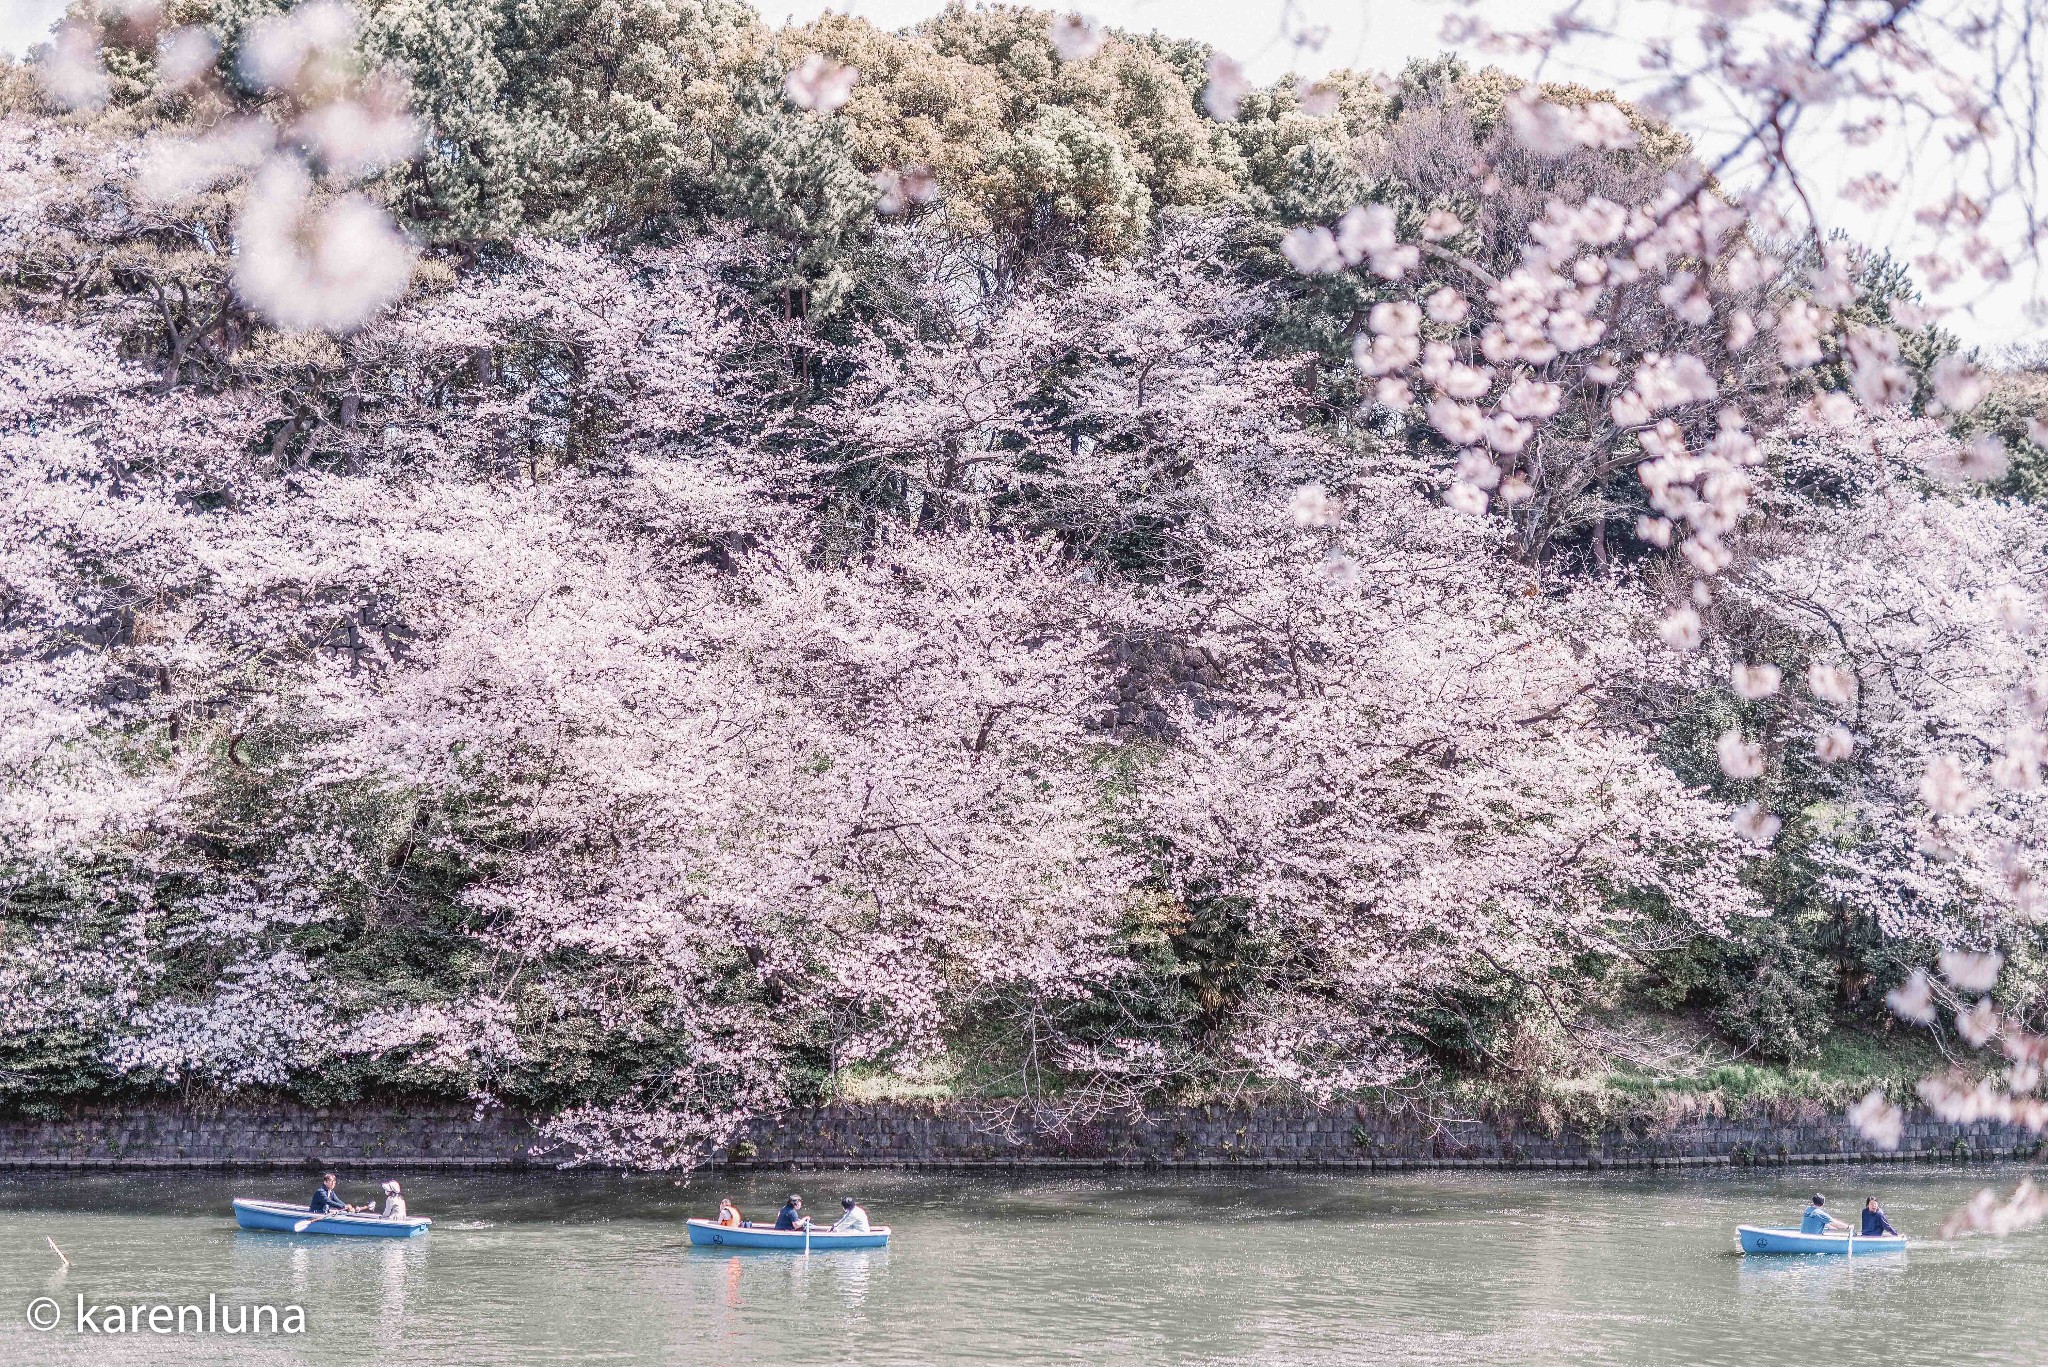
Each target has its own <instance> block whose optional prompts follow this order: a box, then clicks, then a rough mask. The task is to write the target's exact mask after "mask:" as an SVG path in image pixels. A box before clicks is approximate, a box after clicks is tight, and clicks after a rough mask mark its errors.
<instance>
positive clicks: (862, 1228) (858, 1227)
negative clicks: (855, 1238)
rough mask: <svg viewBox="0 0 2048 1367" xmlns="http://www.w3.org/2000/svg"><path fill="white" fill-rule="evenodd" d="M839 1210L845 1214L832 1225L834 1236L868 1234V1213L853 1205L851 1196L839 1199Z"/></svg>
mask: <svg viewBox="0 0 2048 1367" xmlns="http://www.w3.org/2000/svg"><path fill="white" fill-rule="evenodd" d="M839 1209H840V1210H841V1211H843V1212H845V1213H844V1214H842V1215H841V1216H840V1217H839V1219H838V1220H837V1221H835V1222H834V1223H833V1225H832V1232H833V1233H834V1234H866V1233H867V1232H868V1213H867V1212H866V1211H864V1210H862V1209H861V1208H860V1207H859V1206H858V1205H857V1204H855V1203H854V1199H853V1198H852V1197H851V1196H842V1197H840V1198H839Z"/></svg>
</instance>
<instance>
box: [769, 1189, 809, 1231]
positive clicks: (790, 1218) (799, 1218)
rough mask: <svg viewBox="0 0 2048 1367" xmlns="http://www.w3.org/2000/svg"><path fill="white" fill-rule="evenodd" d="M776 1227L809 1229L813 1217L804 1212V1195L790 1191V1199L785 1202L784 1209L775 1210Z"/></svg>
mask: <svg viewBox="0 0 2048 1367" xmlns="http://www.w3.org/2000/svg"><path fill="white" fill-rule="evenodd" d="M775 1227H776V1228H777V1229H809V1228H810V1227H811V1217H810V1216H808V1215H806V1214H804V1198H803V1197H801V1196H798V1195H797V1194H796V1193H794V1192H791V1193H790V1197H789V1200H788V1201H786V1202H784V1203H783V1206H782V1209H781V1210H778V1211H777V1212H775Z"/></svg>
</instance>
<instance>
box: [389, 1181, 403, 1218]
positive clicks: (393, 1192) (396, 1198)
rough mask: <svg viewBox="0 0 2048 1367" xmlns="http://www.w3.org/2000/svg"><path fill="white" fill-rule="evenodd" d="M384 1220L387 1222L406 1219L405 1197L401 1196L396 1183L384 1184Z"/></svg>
mask: <svg viewBox="0 0 2048 1367" xmlns="http://www.w3.org/2000/svg"><path fill="white" fill-rule="evenodd" d="M384 1218H385V1219H387V1220H403V1219H405V1218H406V1216H405V1197H403V1196H401V1195H400V1194H399V1190H398V1183H397V1182H396V1181H391V1182H386V1183H385V1184H384Z"/></svg>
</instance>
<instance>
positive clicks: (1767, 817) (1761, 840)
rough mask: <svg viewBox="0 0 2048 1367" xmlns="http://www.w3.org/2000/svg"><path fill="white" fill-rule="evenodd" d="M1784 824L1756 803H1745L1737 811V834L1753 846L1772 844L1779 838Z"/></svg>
mask: <svg viewBox="0 0 2048 1367" xmlns="http://www.w3.org/2000/svg"><path fill="white" fill-rule="evenodd" d="M1783 824H1784V823H1783V822H1782V821H1780V820H1778V818H1777V817H1775V816H1773V815H1771V814H1770V813H1769V812H1767V811H1765V810H1764V809H1763V808H1762V807H1760V806H1758V805H1757V804H1756V803H1754V802H1745V803H1743V804H1742V805H1741V806H1740V807H1738V808H1736V809H1735V831H1736V834H1738V835H1740V836H1741V837H1742V838H1743V839H1744V840H1747V841H1749V842H1750V843H1751V844H1755V845H1768V844H1770V843H1771V842H1772V841H1773V840H1776V839H1777V838H1778V828H1779V827H1780V826H1782V825H1783Z"/></svg>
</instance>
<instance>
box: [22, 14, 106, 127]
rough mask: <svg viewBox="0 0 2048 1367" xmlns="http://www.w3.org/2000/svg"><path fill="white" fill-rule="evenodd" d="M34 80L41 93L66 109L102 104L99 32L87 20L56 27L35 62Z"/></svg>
mask: <svg viewBox="0 0 2048 1367" xmlns="http://www.w3.org/2000/svg"><path fill="white" fill-rule="evenodd" d="M36 80H37V81H38V82H39V83H40V84H41V85H42V87H43V93H44V94H46V95H48V96H49V97H50V98H51V99H52V100H54V101H55V102H56V103H58V104H61V105H63V106H64V107H65V108H66V109H90V108H92V107H94V106H96V105H101V104H105V103H106V101H107V73H106V72H105V71H104V70H103V69H102V68H101V67H100V53H99V35H98V34H97V33H96V32H94V30H93V29H92V28H91V27H90V26H89V25H86V24H80V23H70V24H65V25H64V26H63V27H62V28H59V29H58V30H57V32H56V33H55V34H54V35H52V37H51V39H50V47H49V50H48V51H46V52H45V53H44V54H43V55H42V59H41V60H40V61H38V62H37V63H36Z"/></svg>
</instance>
